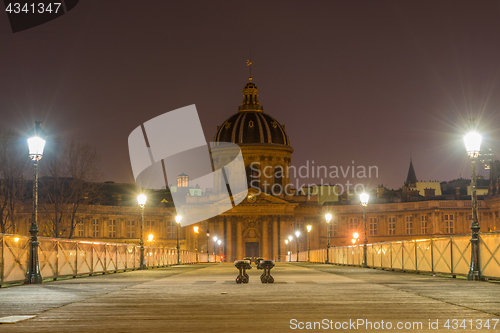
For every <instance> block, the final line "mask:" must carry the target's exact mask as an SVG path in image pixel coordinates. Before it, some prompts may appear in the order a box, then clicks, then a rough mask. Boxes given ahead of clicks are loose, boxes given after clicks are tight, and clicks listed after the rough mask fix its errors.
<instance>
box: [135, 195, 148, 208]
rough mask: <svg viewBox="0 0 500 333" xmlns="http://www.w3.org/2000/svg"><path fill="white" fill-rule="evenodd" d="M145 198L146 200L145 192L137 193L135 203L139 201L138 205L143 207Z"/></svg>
mask: <svg viewBox="0 0 500 333" xmlns="http://www.w3.org/2000/svg"><path fill="white" fill-rule="evenodd" d="M146 200H148V197H147V196H146V195H145V194H139V196H138V197H137V203H139V206H141V208H143V207H144V206H145V205H146Z"/></svg>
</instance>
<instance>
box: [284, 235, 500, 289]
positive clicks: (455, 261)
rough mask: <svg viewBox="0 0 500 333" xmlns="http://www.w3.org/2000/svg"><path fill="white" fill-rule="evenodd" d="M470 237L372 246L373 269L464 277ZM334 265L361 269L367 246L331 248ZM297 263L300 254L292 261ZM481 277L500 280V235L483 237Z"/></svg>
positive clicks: (319, 253) (320, 253)
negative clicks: (364, 250) (364, 248)
mask: <svg viewBox="0 0 500 333" xmlns="http://www.w3.org/2000/svg"><path fill="white" fill-rule="evenodd" d="M470 238H471V236H470V235H457V236H444V237H436V238H428V239H418V240H403V241H391V242H380V243H374V244H368V246H367V263H368V266H369V267H376V268H384V269H394V270H405V271H418V272H429V273H443V274H450V275H464V276H466V275H467V274H468V273H469V268H470V259H471V253H470V251H471V250H470ZM329 257H330V258H329V259H330V263H331V264H339V265H354V266H361V264H362V261H363V244H358V245H351V246H341V247H332V248H330V253H329ZM289 258H290V260H291V261H292V262H294V261H295V260H296V258H297V254H296V253H294V254H292V255H291V256H290V257H289ZM299 261H301V262H305V261H307V251H303V252H300V253H299ZM310 261H311V262H315V263H324V262H325V261H326V249H317V250H311V253H310ZM479 267H480V272H481V276H482V277H485V278H494V279H498V278H500V233H498V232H491V233H481V234H480V237H479Z"/></svg>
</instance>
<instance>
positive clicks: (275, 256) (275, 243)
mask: <svg viewBox="0 0 500 333" xmlns="http://www.w3.org/2000/svg"><path fill="white" fill-rule="evenodd" d="M273 220H274V221H273ZM271 223H272V224H273V253H272V255H271V256H272V258H271V260H276V259H278V247H279V246H280V242H279V239H278V219H277V218H274V219H273V218H272V217H271Z"/></svg>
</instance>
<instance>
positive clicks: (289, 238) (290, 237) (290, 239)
mask: <svg viewBox="0 0 500 333" xmlns="http://www.w3.org/2000/svg"><path fill="white" fill-rule="evenodd" d="M288 240H289V241H290V260H289V261H292V240H293V236H292V235H290V236H288Z"/></svg>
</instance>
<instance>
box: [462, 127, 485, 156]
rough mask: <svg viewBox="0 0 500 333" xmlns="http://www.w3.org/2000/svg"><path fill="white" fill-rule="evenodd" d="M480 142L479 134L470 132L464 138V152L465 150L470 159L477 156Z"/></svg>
mask: <svg viewBox="0 0 500 333" xmlns="http://www.w3.org/2000/svg"><path fill="white" fill-rule="evenodd" d="M481 140H482V137H481V134H479V133H477V132H470V133H468V134H467V135H466V136H464V143H465V150H467V155H469V157H470V158H476V157H478V156H479V150H480V149H481Z"/></svg>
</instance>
